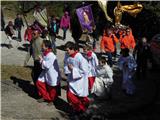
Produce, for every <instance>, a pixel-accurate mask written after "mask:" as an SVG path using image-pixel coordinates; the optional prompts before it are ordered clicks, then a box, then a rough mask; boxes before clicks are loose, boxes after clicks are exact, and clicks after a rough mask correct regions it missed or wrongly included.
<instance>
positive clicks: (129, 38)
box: [120, 28, 136, 51]
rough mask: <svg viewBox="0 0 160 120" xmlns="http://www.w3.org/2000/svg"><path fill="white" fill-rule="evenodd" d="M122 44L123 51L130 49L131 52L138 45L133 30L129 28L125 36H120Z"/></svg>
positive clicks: (124, 33)
mask: <svg viewBox="0 0 160 120" xmlns="http://www.w3.org/2000/svg"><path fill="white" fill-rule="evenodd" d="M120 43H121V50H122V49H125V48H128V49H129V50H130V51H133V50H134V48H135V45H136V43H135V39H134V36H133V34H132V30H131V28H127V29H126V30H125V31H124V32H123V34H121V35H120Z"/></svg>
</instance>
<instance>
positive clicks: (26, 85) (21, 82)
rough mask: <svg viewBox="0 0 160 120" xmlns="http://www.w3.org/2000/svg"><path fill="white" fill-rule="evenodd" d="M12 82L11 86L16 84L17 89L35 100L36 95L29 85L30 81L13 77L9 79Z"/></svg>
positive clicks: (32, 86) (32, 87)
mask: <svg viewBox="0 0 160 120" xmlns="http://www.w3.org/2000/svg"><path fill="white" fill-rule="evenodd" d="M10 78H11V80H13V84H18V87H20V88H22V90H23V91H24V92H25V93H27V94H28V96H30V97H32V98H34V99H37V98H38V95H37V94H36V90H35V89H36V88H35V87H34V85H32V84H31V81H27V80H23V79H20V78H17V77H15V76H11V77H10Z"/></svg>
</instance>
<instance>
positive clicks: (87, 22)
mask: <svg viewBox="0 0 160 120" xmlns="http://www.w3.org/2000/svg"><path fill="white" fill-rule="evenodd" d="M76 13H77V16H78V19H79V22H80V24H81V27H82V31H83V32H92V30H93V27H95V23H94V18H93V14H92V9H91V5H88V6H85V7H81V8H78V9H76Z"/></svg>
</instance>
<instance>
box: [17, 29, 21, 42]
mask: <svg viewBox="0 0 160 120" xmlns="http://www.w3.org/2000/svg"><path fill="white" fill-rule="evenodd" d="M17 31H18V39H19V41H20V42H21V41H22V38H21V28H17Z"/></svg>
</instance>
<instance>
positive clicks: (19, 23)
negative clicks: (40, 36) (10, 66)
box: [14, 14, 24, 42]
mask: <svg viewBox="0 0 160 120" xmlns="http://www.w3.org/2000/svg"><path fill="white" fill-rule="evenodd" d="M14 25H15V28H16V30H17V31H18V39H19V41H20V42H21V41H22V38H21V28H22V26H23V27H24V24H23V20H22V17H21V15H20V14H17V18H16V19H15V20H14Z"/></svg>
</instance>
